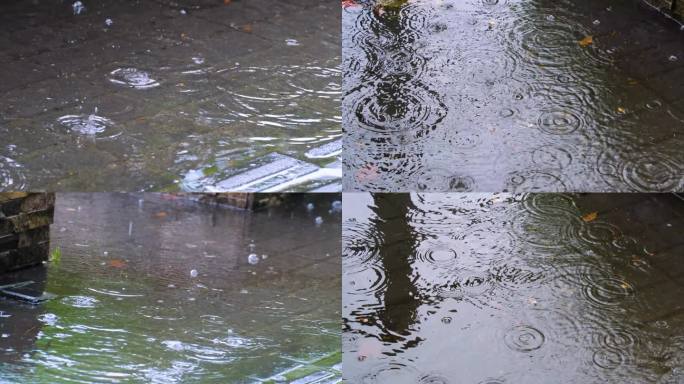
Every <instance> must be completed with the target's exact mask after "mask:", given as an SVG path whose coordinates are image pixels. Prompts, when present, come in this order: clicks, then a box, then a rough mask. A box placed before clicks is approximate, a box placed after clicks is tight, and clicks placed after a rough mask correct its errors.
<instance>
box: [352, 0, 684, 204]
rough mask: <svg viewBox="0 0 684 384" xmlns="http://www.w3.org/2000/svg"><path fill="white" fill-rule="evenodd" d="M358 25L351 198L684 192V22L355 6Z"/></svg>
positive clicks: (643, 9) (484, 7)
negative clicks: (370, 193) (361, 194)
mask: <svg viewBox="0 0 684 384" xmlns="http://www.w3.org/2000/svg"><path fill="white" fill-rule="evenodd" d="M342 22H343V57H344V64H343V68H344V69H343V70H344V92H345V97H344V100H343V112H344V113H343V117H344V126H345V129H346V132H347V135H346V140H347V143H348V145H347V146H346V147H345V150H346V152H345V158H344V169H345V171H344V174H345V176H344V184H345V186H348V188H349V189H354V190H374V191H413V190H420V191H508V192H515V191H520V192H533V191H545V192H549V191H679V190H681V189H682V188H684V177H682V175H683V174H684V169H682V167H683V164H684V157H683V154H682V151H681V150H679V148H681V146H682V144H684V142H683V141H682V136H681V132H682V129H684V104H682V102H681V100H682V98H683V97H684V95H683V94H682V87H681V86H679V85H675V84H674V83H677V82H676V81H675V82H674V83H673V79H676V78H678V77H681V74H682V65H681V63H682V61H681V60H678V58H681V57H682V54H684V44H682V34H681V31H680V28H681V26H680V24H678V23H676V22H674V21H672V20H670V19H668V18H666V17H664V16H663V15H662V14H659V13H657V12H654V11H653V10H652V9H651V8H650V7H648V6H645V5H644V4H643V3H641V2H639V1H626V2H615V1H609V0H600V1H583V0H564V1H548V0H491V1H490V0H469V1H452V0H444V1H432V0H401V1H383V0H378V1H368V2H354V1H350V2H346V3H345V7H344V11H343V16H342ZM677 84H678V83H677Z"/></svg>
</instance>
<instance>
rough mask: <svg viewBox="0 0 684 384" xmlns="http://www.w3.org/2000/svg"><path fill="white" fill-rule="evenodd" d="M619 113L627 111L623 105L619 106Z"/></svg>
mask: <svg viewBox="0 0 684 384" xmlns="http://www.w3.org/2000/svg"><path fill="white" fill-rule="evenodd" d="M617 111H618V113H625V109H624V108H622V107H618V108H617Z"/></svg>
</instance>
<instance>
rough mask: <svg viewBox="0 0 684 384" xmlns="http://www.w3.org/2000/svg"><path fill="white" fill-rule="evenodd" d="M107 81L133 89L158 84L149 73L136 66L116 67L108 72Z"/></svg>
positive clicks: (147, 87) (151, 86)
mask: <svg viewBox="0 0 684 384" xmlns="http://www.w3.org/2000/svg"><path fill="white" fill-rule="evenodd" d="M109 81H110V82H111V83H114V84H118V85H124V86H128V87H131V88H135V89H149V88H154V87H158V86H159V82H158V81H156V80H154V79H153V78H151V77H150V74H149V73H147V72H145V71H141V70H139V69H137V68H117V69H115V70H113V71H111V72H110V73H109Z"/></svg>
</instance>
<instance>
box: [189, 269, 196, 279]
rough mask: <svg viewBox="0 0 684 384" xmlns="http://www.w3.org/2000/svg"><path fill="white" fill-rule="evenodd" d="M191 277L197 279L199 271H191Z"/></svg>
mask: <svg viewBox="0 0 684 384" xmlns="http://www.w3.org/2000/svg"><path fill="white" fill-rule="evenodd" d="M190 277H197V270H196V269H193V270H191V271H190Z"/></svg>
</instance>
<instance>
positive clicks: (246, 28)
mask: <svg viewBox="0 0 684 384" xmlns="http://www.w3.org/2000/svg"><path fill="white" fill-rule="evenodd" d="M253 29H254V28H253V27H252V24H245V25H243V26H242V31H244V32H247V33H252V30H253Z"/></svg>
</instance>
